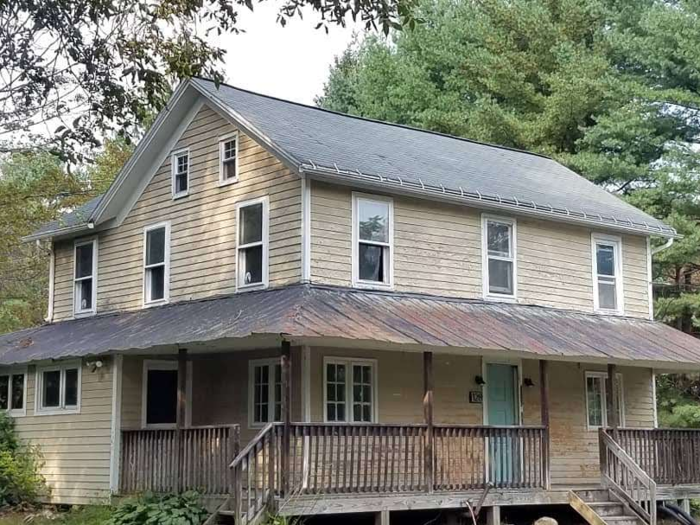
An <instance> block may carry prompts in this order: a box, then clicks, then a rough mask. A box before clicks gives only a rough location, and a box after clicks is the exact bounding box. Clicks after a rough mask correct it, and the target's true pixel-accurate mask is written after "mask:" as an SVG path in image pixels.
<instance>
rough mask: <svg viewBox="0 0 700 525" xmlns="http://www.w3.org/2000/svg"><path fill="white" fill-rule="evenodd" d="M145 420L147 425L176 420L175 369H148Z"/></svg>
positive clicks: (168, 422) (172, 422)
mask: <svg viewBox="0 0 700 525" xmlns="http://www.w3.org/2000/svg"><path fill="white" fill-rule="evenodd" d="M147 382H148V385H147V393H146V396H147V397H146V422H147V423H148V424H149V425H163V424H175V423H176V422H177V370H149V371H148V379H147Z"/></svg>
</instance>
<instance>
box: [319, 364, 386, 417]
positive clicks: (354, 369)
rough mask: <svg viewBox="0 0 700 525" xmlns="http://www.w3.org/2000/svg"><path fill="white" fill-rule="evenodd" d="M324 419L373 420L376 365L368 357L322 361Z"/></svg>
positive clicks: (375, 410) (374, 414) (375, 406)
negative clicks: (366, 358) (364, 358)
mask: <svg viewBox="0 0 700 525" xmlns="http://www.w3.org/2000/svg"><path fill="white" fill-rule="evenodd" d="M324 367H325V370H324V383H325V420H326V421H327V422H330V423H332V422H345V423H371V422H374V421H375V420H376V412H377V405H376V385H377V377H376V376H377V372H376V364H375V362H374V361H370V360H355V359H327V360H325V361H324Z"/></svg>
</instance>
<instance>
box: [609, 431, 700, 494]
mask: <svg viewBox="0 0 700 525" xmlns="http://www.w3.org/2000/svg"><path fill="white" fill-rule="evenodd" d="M616 432H617V434H616V435H615V437H616V440H617V442H618V443H619V444H620V446H621V447H622V448H623V449H625V451H626V452H627V454H629V455H630V456H631V457H632V459H634V461H635V462H636V463H637V464H638V465H639V466H640V467H641V468H642V469H643V470H644V471H645V472H646V473H647V474H649V476H651V477H652V478H653V479H654V481H656V483H658V484H660V485H683V484H698V483H700V430H698V429H662V428H655V429H629V428H625V429H619V430H617V431H616Z"/></svg>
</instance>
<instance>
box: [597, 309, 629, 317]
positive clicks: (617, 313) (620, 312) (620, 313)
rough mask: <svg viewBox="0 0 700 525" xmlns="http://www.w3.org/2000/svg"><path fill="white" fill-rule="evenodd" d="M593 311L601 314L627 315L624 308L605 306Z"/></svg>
mask: <svg viewBox="0 0 700 525" xmlns="http://www.w3.org/2000/svg"><path fill="white" fill-rule="evenodd" d="M593 312H594V313H596V314H599V315H625V312H624V311H622V310H605V309H603V308H596V309H595V310H593Z"/></svg>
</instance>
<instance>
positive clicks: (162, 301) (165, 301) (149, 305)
mask: <svg viewBox="0 0 700 525" xmlns="http://www.w3.org/2000/svg"><path fill="white" fill-rule="evenodd" d="M169 302H170V299H160V300H159V301H151V302H150V303H143V308H153V307H155V306H163V305H164V304H168V303H169Z"/></svg>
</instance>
